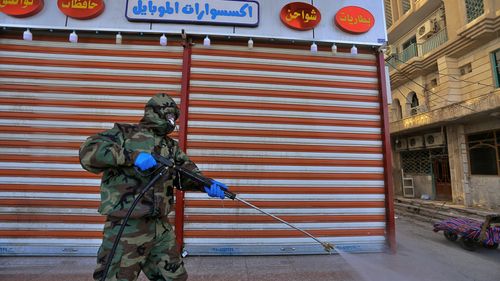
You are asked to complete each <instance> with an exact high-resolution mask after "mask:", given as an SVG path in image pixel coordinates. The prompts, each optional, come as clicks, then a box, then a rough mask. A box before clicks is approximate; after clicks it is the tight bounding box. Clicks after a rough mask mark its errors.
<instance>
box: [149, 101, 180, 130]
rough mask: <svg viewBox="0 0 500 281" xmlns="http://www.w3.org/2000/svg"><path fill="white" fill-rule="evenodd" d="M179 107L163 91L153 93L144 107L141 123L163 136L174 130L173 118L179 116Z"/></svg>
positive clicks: (175, 118)
mask: <svg viewBox="0 0 500 281" xmlns="http://www.w3.org/2000/svg"><path fill="white" fill-rule="evenodd" d="M179 114H180V111H179V108H177V104H176V103H175V101H174V99H172V98H171V97H170V96H169V95H167V94H165V93H160V94H156V95H154V96H153V97H152V98H151V99H150V100H149V101H148V102H147V103H146V106H145V108H144V117H143V118H142V119H141V122H140V123H141V125H142V126H144V127H146V128H148V129H152V130H153V131H154V132H155V134H157V135H159V136H163V135H165V134H169V133H171V132H173V131H174V130H175V120H177V118H179Z"/></svg>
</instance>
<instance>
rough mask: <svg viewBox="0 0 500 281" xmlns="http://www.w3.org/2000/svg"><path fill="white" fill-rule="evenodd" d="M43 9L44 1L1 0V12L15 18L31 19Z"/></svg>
mask: <svg viewBox="0 0 500 281" xmlns="http://www.w3.org/2000/svg"><path fill="white" fill-rule="evenodd" d="M42 9H43V0H0V12H2V13H4V14H6V15H9V16H13V17H18V18H25V17H31V16H33V15H35V14H37V13H38V12H40V11H41V10H42Z"/></svg>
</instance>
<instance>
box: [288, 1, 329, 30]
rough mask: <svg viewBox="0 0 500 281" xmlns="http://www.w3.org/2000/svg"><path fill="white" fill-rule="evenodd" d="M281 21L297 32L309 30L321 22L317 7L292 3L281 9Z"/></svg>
mask: <svg viewBox="0 0 500 281" xmlns="http://www.w3.org/2000/svg"><path fill="white" fill-rule="evenodd" d="M280 19H281V21H282V22H283V24H285V25H286V26H288V27H290V28H293V29H297V30H309V29H313V28H314V27H316V26H317V25H318V24H319V22H320V21H321V13H320V12H319V10H318V9H316V7H314V6H313V5H311V4H308V3H304V2H292V3H288V4H286V5H285V6H284V7H283V8H281V12H280Z"/></svg>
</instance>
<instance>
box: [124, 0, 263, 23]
mask: <svg viewBox="0 0 500 281" xmlns="http://www.w3.org/2000/svg"><path fill="white" fill-rule="evenodd" d="M125 16H126V17H127V19H128V20H129V21H145V22H182V23H192V24H211V25H233V26H257V25H258V24H259V3H258V2H256V1H243V0H231V1H221V0H177V1H166V0H148V1H142V0H127V9H126V12H125Z"/></svg>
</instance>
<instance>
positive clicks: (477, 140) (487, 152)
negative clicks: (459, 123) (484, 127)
mask: <svg viewBox="0 0 500 281" xmlns="http://www.w3.org/2000/svg"><path fill="white" fill-rule="evenodd" d="M467 144H468V146H469V162H470V173H471V175H500V130H497V131H489V132H482V133H478V134H472V135H469V136H467Z"/></svg>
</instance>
